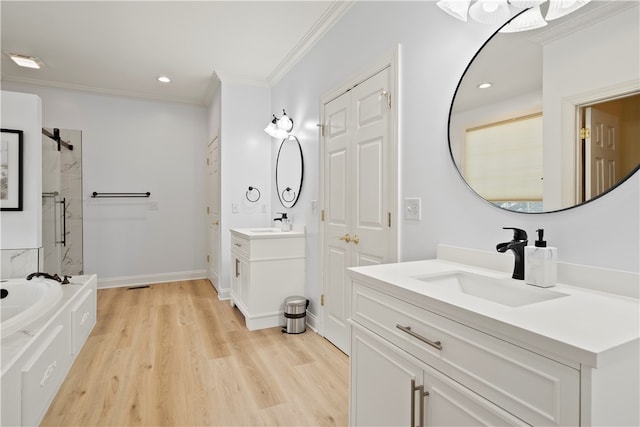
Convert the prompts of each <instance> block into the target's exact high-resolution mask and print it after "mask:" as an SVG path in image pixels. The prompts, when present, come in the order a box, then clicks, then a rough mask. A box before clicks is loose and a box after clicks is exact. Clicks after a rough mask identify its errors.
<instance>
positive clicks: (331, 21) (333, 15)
mask: <svg viewBox="0 0 640 427" xmlns="http://www.w3.org/2000/svg"><path fill="white" fill-rule="evenodd" d="M356 1H357V0H332V2H331V6H329V7H328V8H327V10H326V11H325V13H324V14H323V15H322V16H321V17H320V18H319V19H318V20H317V21H316V23H315V24H314V25H313V27H311V29H310V30H309V31H308V32H307V34H305V36H304V37H303V38H302V39H301V40H300V41H299V42H298V43H297V44H296V45H295V47H294V48H293V49H292V50H291V52H289V54H287V56H286V57H285V58H284V59H283V60H282V61H280V63H279V64H278V65H277V66H276V67H275V68H274V69H273V71H272V72H271V73H270V74H269V75H268V76H267V82H268V84H269V86H271V87H273V86H274V85H276V84H277V83H278V82H279V81H280V79H281V78H282V77H284V76H285V74H287V72H289V70H291V68H293V66H294V65H296V64H297V63H298V61H300V59H302V57H303V56H304V55H306V54H307V52H309V50H311V48H312V47H313V46H314V45H315V44H316V43H317V42H318V41H319V40H320V39H321V38H322V37H323V36H324V35H325V34H326V33H327V31H329V30H330V29H331V27H333V26H334V25H335V24H336V23H337V22H338V21H339V20H340V18H342V17H343V16H344V14H345V13H347V11H348V10H349V9H351V7H353V5H354V4H355V3H356Z"/></svg>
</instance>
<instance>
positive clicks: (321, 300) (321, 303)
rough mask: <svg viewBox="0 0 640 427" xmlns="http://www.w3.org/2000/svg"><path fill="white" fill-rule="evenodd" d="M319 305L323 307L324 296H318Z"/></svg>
mask: <svg viewBox="0 0 640 427" xmlns="http://www.w3.org/2000/svg"><path fill="white" fill-rule="evenodd" d="M320 305H324V294H322V295H320Z"/></svg>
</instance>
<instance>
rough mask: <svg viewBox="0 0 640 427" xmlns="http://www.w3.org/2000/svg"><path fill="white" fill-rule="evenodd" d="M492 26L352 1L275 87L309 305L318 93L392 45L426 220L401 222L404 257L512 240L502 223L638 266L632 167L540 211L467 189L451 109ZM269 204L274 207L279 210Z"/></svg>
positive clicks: (569, 254) (314, 264)
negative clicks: (603, 186)
mask: <svg viewBox="0 0 640 427" xmlns="http://www.w3.org/2000/svg"><path fill="white" fill-rule="evenodd" d="M495 29H496V28H491V26H482V25H480V24H475V23H472V22H468V23H463V22H460V21H457V20H456V19H454V18H452V17H450V16H448V15H447V14H445V13H443V12H442V11H441V10H440V9H438V7H437V6H436V5H435V2H395V1H394V2H357V3H356V4H355V5H354V6H353V7H352V8H351V9H350V10H349V12H348V13H347V14H346V15H345V16H344V17H343V19H342V20H341V21H340V22H339V23H337V24H336V25H335V26H334V27H333V28H332V29H331V30H330V31H329V32H328V33H327V34H326V35H325V37H324V38H323V39H322V40H320V41H319V42H318V43H317V44H316V45H315V46H314V48H313V49H312V50H311V51H310V52H309V53H308V54H307V55H306V56H305V57H304V58H303V59H302V60H301V61H300V62H299V63H298V64H297V65H296V66H295V67H294V68H292V70H291V71H290V72H289V73H288V74H287V75H286V76H285V77H284V78H283V79H282V80H280V82H279V83H278V84H277V85H276V86H275V87H274V88H273V91H272V102H271V106H272V109H273V110H274V111H275V110H277V109H279V108H282V107H284V108H286V109H287V112H288V113H289V114H290V115H291V116H292V117H293V118H294V120H296V128H295V130H294V133H295V134H296V135H297V136H298V138H299V139H300V142H301V144H302V148H303V151H304V156H305V176H304V186H303V190H302V193H301V196H300V201H299V202H298V205H296V206H295V207H294V208H293V209H291V212H292V213H293V216H294V218H295V221H296V222H298V223H303V224H305V225H306V226H307V230H308V245H307V261H308V263H307V297H309V298H311V300H312V303H311V306H310V311H311V312H312V313H315V314H318V313H319V309H318V307H319V305H318V300H319V294H320V293H321V287H322V284H321V282H320V274H321V271H320V246H319V230H320V222H319V214H318V213H317V212H312V211H311V201H312V200H319V198H320V195H319V170H318V165H319V134H318V131H317V128H315V124H316V123H317V121H318V118H319V117H320V114H319V100H320V97H321V96H322V95H323V94H325V93H326V92H328V91H330V90H331V89H333V88H335V87H337V86H339V85H341V84H342V83H343V82H345V81H346V80H348V79H349V77H350V76H353V75H355V74H357V73H358V72H361V71H363V70H365V69H366V68H367V67H368V66H369V64H371V63H373V62H374V61H376V60H377V59H378V58H379V57H381V56H383V55H388V54H389V53H390V52H391V51H392V50H393V49H394V48H395V47H396V45H397V44H398V43H400V44H401V45H402V55H401V65H400V68H401V72H400V78H401V91H402V92H401V94H400V100H401V101H400V102H401V105H400V108H401V118H400V124H399V128H400V132H401V141H400V147H401V148H400V150H401V151H400V165H399V170H400V179H401V182H402V184H401V190H400V197H401V198H405V197H420V198H422V208H423V212H422V221H420V222H415V221H402V223H401V237H400V239H401V243H400V245H401V248H400V253H401V260H403V261H409V260H417V259H425V258H433V257H435V256H436V245H437V244H438V243H443V244H449V245H454V246H462V247H468V248H473V249H481V250H486V251H494V250H495V245H496V243H498V242H502V241H507V240H510V239H511V233H510V232H509V231H506V230H502V227H507V226H508V227H521V228H524V229H526V230H527V231H529V233H530V234H531V235H533V234H534V231H535V230H536V229H537V228H544V229H545V230H546V233H545V236H546V237H547V240H548V241H549V244H550V245H553V246H557V247H558V248H559V249H558V250H559V260H560V261H563V262H569V263H578V264H588V265H593V266H600V267H606V268H613V269H621V270H628V271H634V272H638V271H639V270H640V267H639V264H640V261H639V259H640V249H639V241H640V224H639V223H640V221H639V217H640V177H639V176H638V174H636V175H635V176H634V177H632V178H631V179H630V180H629V181H628V182H627V183H626V184H625V185H624V186H622V187H621V188H619V189H617V190H616V191H615V192H613V193H611V194H609V195H607V196H605V197H603V198H601V199H599V200H596V201H594V202H592V203H589V204H588V205H585V206H582V207H580V208H577V209H574V210H569V211H564V212H558V213H551V214H544V215H526V214H518V213H512V212H507V211H504V210H500V209H498V208H496V207H494V206H492V205H490V204H489V203H488V202H486V201H484V200H482V199H480V198H479V197H478V196H476V195H475V194H473V193H472V192H471V191H470V190H469V189H468V188H467V186H466V184H465V183H464V182H463V181H462V179H461V178H460V177H459V175H458V173H457V171H456V169H455V168H454V166H453V164H452V162H451V159H450V157H449V150H448V143H447V120H448V113H449V107H450V104H451V99H452V96H453V93H454V91H455V88H456V86H457V84H458V80H459V79H460V76H461V75H462V73H463V71H464V69H465V67H466V65H467V63H468V62H469V60H470V59H471V58H472V56H473V55H474V54H475V52H476V51H477V50H478V49H479V48H480V47H481V45H482V43H483V42H484V41H485V40H486V39H487V38H488V37H489V36H490V35H491V34H492V33H493V31H495ZM276 150H277V148H276V147H275V146H274V151H276ZM272 156H274V158H275V153H273V154H272ZM273 206H274V212H275V210H278V209H280V207H279V205H276V204H275V203H274V205H273ZM605 217H606V218H607V220H606V221H604V220H603V219H602V218H605ZM594 224H598V226H594Z"/></svg>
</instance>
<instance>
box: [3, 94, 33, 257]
mask: <svg viewBox="0 0 640 427" xmlns="http://www.w3.org/2000/svg"><path fill="white" fill-rule="evenodd" d="M3 88H4V89H7V87H6V85H5V84H3ZM0 98H2V110H1V112H2V115H1V117H2V119H1V123H0V125H1V127H2V128H3V129H15V130H21V131H23V136H22V137H23V139H22V156H23V157H22V158H23V160H22V161H23V163H22V167H23V169H22V179H23V181H22V191H23V193H22V197H23V198H22V211H3V212H2V213H0V230H1V231H2V232H1V233H0V249H2V250H6V249H34V248H39V247H41V246H42V191H41V189H42V104H41V101H40V98H39V97H37V96H35V95H28V94H24V93H17V92H9V91H6V90H3V91H2V92H1V94H0Z"/></svg>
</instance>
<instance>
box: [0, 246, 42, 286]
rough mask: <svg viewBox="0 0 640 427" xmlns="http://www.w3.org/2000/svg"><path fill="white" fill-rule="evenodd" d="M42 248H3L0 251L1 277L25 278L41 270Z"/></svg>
mask: <svg viewBox="0 0 640 427" xmlns="http://www.w3.org/2000/svg"><path fill="white" fill-rule="evenodd" d="M40 255H41V249H37V248H36V249H3V250H1V251H0V258H1V259H2V261H1V262H2V264H1V265H0V279H17V278H25V277H27V275H29V274H31V273H33V272H35V271H39V268H38V266H39V258H41V256H40Z"/></svg>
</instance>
